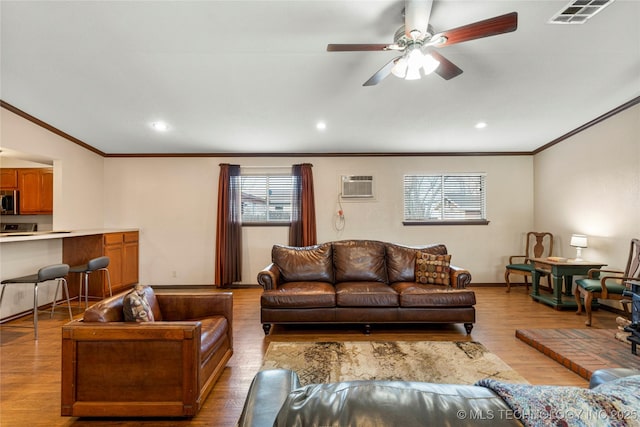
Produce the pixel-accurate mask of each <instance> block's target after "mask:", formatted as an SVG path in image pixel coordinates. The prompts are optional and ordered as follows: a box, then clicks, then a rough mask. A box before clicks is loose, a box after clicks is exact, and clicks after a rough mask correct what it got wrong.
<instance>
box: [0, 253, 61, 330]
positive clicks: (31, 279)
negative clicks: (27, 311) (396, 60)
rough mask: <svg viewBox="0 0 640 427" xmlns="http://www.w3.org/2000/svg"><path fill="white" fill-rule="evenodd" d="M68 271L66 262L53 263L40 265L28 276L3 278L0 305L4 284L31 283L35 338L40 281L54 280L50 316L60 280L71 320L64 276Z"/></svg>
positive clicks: (0, 303) (53, 308)
mask: <svg viewBox="0 0 640 427" xmlns="http://www.w3.org/2000/svg"><path fill="white" fill-rule="evenodd" d="M68 273H69V266H68V265H67V264H54V265H49V266H46V267H42V268H41V269H40V270H38V273H36V274H31V275H29V276H22V277H15V278H13V279H5V280H3V281H2V282H0V284H1V285H2V291H0V305H2V298H3V297H4V289H5V286H6V285H11V284H16V283H33V329H34V336H35V339H36V340H37V339H38V285H39V284H40V283H42V282H47V281H49V280H55V281H56V282H57V284H56V293H55V295H54V297H53V304H52V306H51V317H53V312H54V310H55V309H56V300H57V299H58V289H59V288H60V282H62V283H63V287H62V289H63V291H64V292H66V294H67V306H68V307H69V319H71V320H73V314H72V313H71V302H70V301H69V288H68V287H67V279H66V278H65V276H66V275H67V274H68Z"/></svg>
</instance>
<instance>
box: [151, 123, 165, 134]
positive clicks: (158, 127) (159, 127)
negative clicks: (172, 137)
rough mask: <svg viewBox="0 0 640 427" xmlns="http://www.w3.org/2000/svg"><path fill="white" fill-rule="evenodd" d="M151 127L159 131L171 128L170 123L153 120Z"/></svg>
mask: <svg viewBox="0 0 640 427" xmlns="http://www.w3.org/2000/svg"><path fill="white" fill-rule="evenodd" d="M151 127H152V128H153V129H154V130H157V131H158V132H166V131H168V130H169V125H168V124H166V123H165V122H162V121H158V122H152V123H151Z"/></svg>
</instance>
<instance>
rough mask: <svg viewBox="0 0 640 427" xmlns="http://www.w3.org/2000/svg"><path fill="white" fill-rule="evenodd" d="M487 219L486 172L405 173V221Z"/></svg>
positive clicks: (470, 220) (471, 220)
mask: <svg viewBox="0 0 640 427" xmlns="http://www.w3.org/2000/svg"><path fill="white" fill-rule="evenodd" d="M484 220H486V191H485V174H440V175H405V176H404V221H405V222H407V223H411V222H418V223H424V222H465V221H469V222H477V221H484Z"/></svg>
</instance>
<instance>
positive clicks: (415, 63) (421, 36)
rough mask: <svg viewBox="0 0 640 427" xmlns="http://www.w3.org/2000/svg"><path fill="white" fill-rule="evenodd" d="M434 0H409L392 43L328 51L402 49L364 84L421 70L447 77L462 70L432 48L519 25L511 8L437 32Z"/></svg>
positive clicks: (409, 76)
mask: <svg viewBox="0 0 640 427" xmlns="http://www.w3.org/2000/svg"><path fill="white" fill-rule="evenodd" d="M432 6H433V0H406V2H405V8H404V25H403V26H401V27H400V28H399V29H398V30H397V31H396V33H395V36H394V41H393V43H392V44H328V45H327V51H328V52H359V51H379V50H382V51H386V50H393V51H398V52H402V55H400V56H397V57H395V58H393V59H392V60H391V61H389V62H388V63H387V64H385V65H384V67H382V68H381V69H380V70H378V71H377V72H376V73H375V74H374V75H373V76H371V78H370V79H369V80H367V81H366V82H365V83H364V84H363V86H373V85H376V84H378V83H380V82H381V81H382V80H383V79H385V78H386V77H387V76H388V75H389V74H394V75H395V76H397V77H400V78H403V79H407V80H416V79H419V78H421V70H422V72H423V73H424V74H425V75H426V74H430V73H432V72H435V73H436V74H438V75H439V76H440V77H442V78H443V79H445V80H449V79H452V78H454V77H456V76H458V75H460V74H462V70H461V69H460V68H459V67H458V66H457V65H455V64H454V63H453V62H451V61H449V60H448V59H446V58H445V57H444V56H442V55H440V54H439V53H438V52H436V51H435V50H434V49H432V48H441V47H444V46H450V45H452V44H456V43H462V42H466V41H469V40H475V39H480V38H483V37H489V36H496V35H499V34H504V33H509V32H512V31H515V30H516V29H517V28H518V13H517V12H511V13H507V14H505V15H500V16H496V17H494V18H489V19H485V20H483V21H478V22H474V23H472V24H468V25H464V26H462V27H457V28H454V29H451V30H447V31H442V32H439V33H435V32H434V31H433V28H432V27H431V25H429V16H430V15H431V8H432Z"/></svg>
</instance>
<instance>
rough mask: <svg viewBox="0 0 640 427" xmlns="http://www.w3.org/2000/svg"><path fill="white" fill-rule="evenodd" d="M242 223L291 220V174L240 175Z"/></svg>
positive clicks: (285, 221)
mask: <svg viewBox="0 0 640 427" xmlns="http://www.w3.org/2000/svg"><path fill="white" fill-rule="evenodd" d="M240 191H241V214H242V223H243V224H245V223H247V224H250V223H288V222H291V194H292V191H293V177H292V176H291V175H242V176H240Z"/></svg>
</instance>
